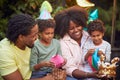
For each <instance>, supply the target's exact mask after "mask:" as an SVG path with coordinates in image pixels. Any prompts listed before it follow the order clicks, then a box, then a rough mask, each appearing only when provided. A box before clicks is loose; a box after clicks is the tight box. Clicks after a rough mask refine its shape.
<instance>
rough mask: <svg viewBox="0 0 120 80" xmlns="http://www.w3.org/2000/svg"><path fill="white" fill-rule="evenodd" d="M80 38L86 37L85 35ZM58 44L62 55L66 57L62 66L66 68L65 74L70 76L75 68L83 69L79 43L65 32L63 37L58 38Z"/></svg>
mask: <svg viewBox="0 0 120 80" xmlns="http://www.w3.org/2000/svg"><path fill="white" fill-rule="evenodd" d="M82 38H84V39H87V38H85V35H84V37H82ZM82 41H86V40H82ZM82 43H83V42H82ZM60 44H61V50H62V55H63V57H64V58H66V59H67V63H66V64H65V66H64V67H63V68H64V69H66V72H67V74H68V75H70V76H72V72H73V71H74V70H75V69H79V70H83V65H82V64H83V63H82V61H81V57H82V49H81V47H80V46H79V44H78V43H77V42H76V41H75V40H73V39H72V38H70V36H69V35H67V34H66V35H65V36H64V38H63V39H60Z"/></svg>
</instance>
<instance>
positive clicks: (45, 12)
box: [38, 1, 52, 20]
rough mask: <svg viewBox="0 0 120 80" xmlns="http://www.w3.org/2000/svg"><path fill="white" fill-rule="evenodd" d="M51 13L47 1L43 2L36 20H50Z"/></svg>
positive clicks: (50, 7)
mask: <svg viewBox="0 0 120 80" xmlns="http://www.w3.org/2000/svg"><path fill="white" fill-rule="evenodd" d="M51 12H52V6H51V5H50V3H49V2H48V1H44V2H43V3H42V5H41V8H40V16H39V17H38V19H43V20H46V19H52V17H51V14H50V13H51Z"/></svg>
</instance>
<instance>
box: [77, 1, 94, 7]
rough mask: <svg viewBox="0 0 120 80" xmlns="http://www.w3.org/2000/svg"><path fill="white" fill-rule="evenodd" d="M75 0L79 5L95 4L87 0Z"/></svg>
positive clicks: (89, 5) (88, 5)
mask: <svg viewBox="0 0 120 80" xmlns="http://www.w3.org/2000/svg"><path fill="white" fill-rule="evenodd" d="M76 2H77V4H78V5H79V6H81V7H93V6H95V4H94V3H91V2H89V1H87V0H76Z"/></svg>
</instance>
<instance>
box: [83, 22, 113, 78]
mask: <svg viewBox="0 0 120 80" xmlns="http://www.w3.org/2000/svg"><path fill="white" fill-rule="evenodd" d="M88 33H89V35H90V37H91V39H90V40H89V41H88V42H87V43H86V44H85V46H84V48H83V55H84V57H83V61H84V66H85V71H87V72H93V71H92V69H91V67H90V65H89V63H88V62H87V60H88V57H89V56H91V55H92V54H93V53H94V51H95V49H99V51H98V53H97V54H98V55H99V56H100V55H102V54H103V55H105V56H106V61H108V62H109V61H110V55H111V45H110V44H109V43H108V42H107V41H105V40H103V36H104V33H105V27H104V24H103V22H102V21H101V20H94V21H92V22H90V23H89V24H88ZM92 80H93V79H92Z"/></svg>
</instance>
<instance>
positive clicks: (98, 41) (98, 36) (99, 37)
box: [90, 31, 104, 45]
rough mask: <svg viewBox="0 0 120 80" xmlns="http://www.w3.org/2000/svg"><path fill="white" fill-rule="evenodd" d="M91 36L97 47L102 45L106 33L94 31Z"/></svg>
mask: <svg viewBox="0 0 120 80" xmlns="http://www.w3.org/2000/svg"><path fill="white" fill-rule="evenodd" d="M90 36H91V38H92V40H93V43H94V44H95V45H100V44H101V43H102V40H103V36H104V33H102V32H100V31H93V32H91V35H90Z"/></svg>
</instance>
